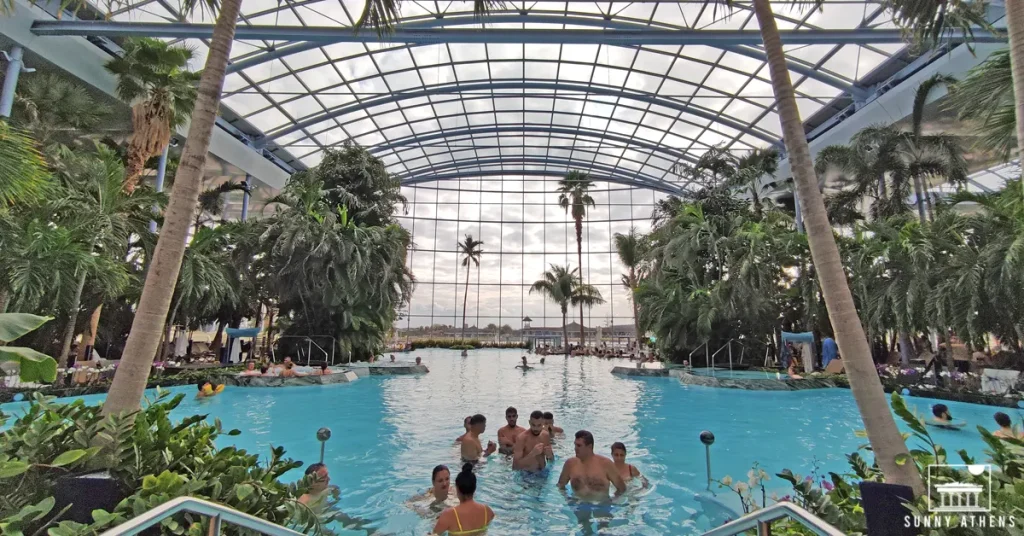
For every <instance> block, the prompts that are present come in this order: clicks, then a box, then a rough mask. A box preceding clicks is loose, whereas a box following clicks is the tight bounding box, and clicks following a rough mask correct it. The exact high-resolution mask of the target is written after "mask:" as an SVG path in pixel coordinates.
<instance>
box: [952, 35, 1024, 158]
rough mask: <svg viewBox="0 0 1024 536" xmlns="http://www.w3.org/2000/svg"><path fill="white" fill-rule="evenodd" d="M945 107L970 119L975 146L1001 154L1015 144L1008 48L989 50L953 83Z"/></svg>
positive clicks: (1014, 121) (1015, 131) (1011, 73)
mask: <svg viewBox="0 0 1024 536" xmlns="http://www.w3.org/2000/svg"><path fill="white" fill-rule="evenodd" d="M945 108H946V109H948V110H952V111H955V112H957V114H958V116H959V118H960V119H961V120H965V121H970V122H971V125H972V127H973V130H974V133H975V134H976V135H977V136H978V141H977V146H978V147H979V148H981V149H988V150H992V151H994V152H995V153H996V154H997V155H999V156H1000V157H1003V158H1008V157H1009V156H1010V152H1011V151H1013V150H1014V149H1016V148H1017V114H1016V111H1015V109H1014V102H1013V72H1012V71H1011V69H1010V51H1009V49H1003V50H999V51H996V52H993V53H992V55H991V56H989V57H988V59H987V60H985V62H984V63H981V64H980V65H976V66H974V67H973V68H971V70H970V71H968V73H967V76H965V77H964V79H963V80H961V81H960V82H958V83H956V84H954V85H953V87H952V88H951V90H950V96H949V99H948V100H947V102H946V104H945Z"/></svg>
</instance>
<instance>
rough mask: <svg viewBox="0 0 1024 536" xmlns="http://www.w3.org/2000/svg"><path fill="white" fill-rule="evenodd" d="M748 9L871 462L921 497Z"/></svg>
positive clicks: (770, 18)
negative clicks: (769, 80) (769, 81)
mask: <svg viewBox="0 0 1024 536" xmlns="http://www.w3.org/2000/svg"><path fill="white" fill-rule="evenodd" d="M907 1H908V2H909V1H910V0H907ZM916 3H917V4H924V2H916ZM753 8H754V14H755V16H756V17H757V22H758V25H759V27H760V29H761V40H762V42H763V44H764V49H765V55H766V56H767V64H768V71H769V74H770V75H771V81H772V90H773V93H774V95H775V99H776V102H777V103H778V115H779V120H780V122H781V124H782V134H783V140H784V141H785V144H786V151H787V153H788V154H789V162H790V167H791V169H792V171H793V178H794V181H795V183H796V187H797V190H798V192H799V197H800V201H799V202H800V204H801V208H802V214H803V219H804V223H805V225H806V231H807V240H808V242H809V244H810V248H811V255H812V258H813V260H814V268H815V271H816V273H817V275H818V280H819V283H820V285H821V291H822V294H823V295H824V298H825V304H826V307H827V308H828V312H829V317H830V319H831V320H832V327H833V329H834V331H835V335H836V341H837V342H838V343H839V348H840V351H841V352H842V355H843V361H844V364H845V366H846V371H847V377H848V378H849V379H850V390H851V391H852V393H853V396H854V399H855V400H856V402H857V407H858V409H859V410H860V414H861V418H862V419H863V420H864V428H865V430H866V431H867V435H868V440H869V441H870V443H871V448H872V450H873V452H874V453H875V460H876V461H877V463H878V466H879V468H881V470H882V472H883V474H884V475H885V478H886V480H887V481H889V482H891V483H896V484H904V485H909V486H910V487H911V488H912V489H913V490H914V492H915V494H917V495H919V494H921V493H923V492H924V491H925V487H924V483H923V481H922V480H921V475H920V474H919V473H918V471H917V468H916V467H914V466H913V464H911V463H905V461H906V457H907V456H909V451H908V450H907V445H906V442H905V441H904V440H903V436H902V435H901V434H900V431H899V429H898V428H897V427H896V421H895V420H894V419H893V416H892V412H891V411H890V409H889V404H888V401H887V400H886V397H885V392H884V391H883V390H882V382H881V380H880V379H879V378H878V373H877V371H876V370H875V365H874V362H873V361H872V359H871V348H870V347H869V346H868V340H867V337H866V336H865V334H864V327H863V326H862V325H861V323H860V318H859V317H858V315H857V309H856V308H855V307H854V302H853V294H852V293H851V292H850V286H849V283H848V282H847V280H846V272H845V271H844V270H843V265H842V260H841V258H840V256H839V248H838V247H837V246H836V239H835V236H834V235H833V233H832V226H831V225H830V224H829V221H828V215H827V214H826V212H825V200H824V198H823V196H822V194H821V191H820V190H819V189H818V180H817V177H816V176H815V173H814V161H813V160H812V159H811V151H810V147H809V146H808V144H807V133H806V132H805V131H804V127H803V121H802V120H801V119H800V110H799V109H798V108H797V102H796V93H795V91H794V89H793V82H792V80H791V79H790V77H789V69H788V67H787V65H786V54H785V51H784V50H783V48H782V39H781V37H780V34H779V28H778V25H777V24H776V22H775V14H774V13H773V12H772V6H771V2H770V0H753ZM1021 84H1022V85H1021V87H1024V79H1022V80H1021ZM1018 128H1020V126H1018Z"/></svg>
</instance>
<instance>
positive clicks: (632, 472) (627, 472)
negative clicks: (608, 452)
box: [612, 441, 641, 482]
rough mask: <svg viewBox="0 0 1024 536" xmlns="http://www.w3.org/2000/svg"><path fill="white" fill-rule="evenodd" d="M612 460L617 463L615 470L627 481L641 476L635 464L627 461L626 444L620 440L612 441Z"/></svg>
mask: <svg viewBox="0 0 1024 536" xmlns="http://www.w3.org/2000/svg"><path fill="white" fill-rule="evenodd" d="M612 462H614V463H615V470H617V471H618V472H619V475H621V476H622V479H623V480H625V481H626V482H629V481H630V480H633V479H634V478H637V477H639V476H641V475H640V470H639V469H637V468H636V466H635V465H632V464H628V463H626V445H625V444H623V443H622V442H620V441H616V442H615V443H612Z"/></svg>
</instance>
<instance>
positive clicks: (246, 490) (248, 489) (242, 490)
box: [235, 484, 256, 501]
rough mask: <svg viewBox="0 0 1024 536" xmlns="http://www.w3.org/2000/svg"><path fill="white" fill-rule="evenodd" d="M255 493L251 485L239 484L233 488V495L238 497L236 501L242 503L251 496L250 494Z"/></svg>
mask: <svg viewBox="0 0 1024 536" xmlns="http://www.w3.org/2000/svg"><path fill="white" fill-rule="evenodd" d="M254 491H256V489H255V488H253V487H252V484H239V485H238V486H235V495H237V496H238V500H240V501H244V500H245V498H246V497H248V496H250V495H252V492H254Z"/></svg>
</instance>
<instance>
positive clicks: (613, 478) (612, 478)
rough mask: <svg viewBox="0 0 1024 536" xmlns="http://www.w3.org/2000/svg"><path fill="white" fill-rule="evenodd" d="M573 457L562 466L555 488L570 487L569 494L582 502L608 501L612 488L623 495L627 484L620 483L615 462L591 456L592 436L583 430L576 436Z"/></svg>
mask: <svg viewBox="0 0 1024 536" xmlns="http://www.w3.org/2000/svg"><path fill="white" fill-rule="evenodd" d="M574 446H575V447H576V456H573V457H572V458H569V459H568V460H566V461H565V464H564V465H563V466H562V474H561V475H559V477H558V487H559V488H560V489H565V486H566V484H569V483H570V482H571V483H572V491H573V493H574V494H576V496H577V497H579V498H580V499H584V500H601V501H604V500H607V499H608V491H609V488H611V486H613V485H614V486H615V495H616V496H619V495H622V494H623V493H624V492H625V491H626V481H625V480H623V479H622V475H620V474H619V471H618V469H616V468H615V462H613V461H611V460H610V459H608V458H605V457H604V456H601V455H600V454H594V434H591V433H590V432H588V431H586V430H580V431H579V432H576V441H575V443H574Z"/></svg>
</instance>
